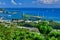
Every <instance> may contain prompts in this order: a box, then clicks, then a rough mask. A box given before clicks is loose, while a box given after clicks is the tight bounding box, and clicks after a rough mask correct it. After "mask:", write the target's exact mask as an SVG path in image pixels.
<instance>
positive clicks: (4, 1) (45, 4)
mask: <svg viewBox="0 0 60 40" xmlns="http://www.w3.org/2000/svg"><path fill="white" fill-rule="evenodd" d="M0 8H60V0H0Z"/></svg>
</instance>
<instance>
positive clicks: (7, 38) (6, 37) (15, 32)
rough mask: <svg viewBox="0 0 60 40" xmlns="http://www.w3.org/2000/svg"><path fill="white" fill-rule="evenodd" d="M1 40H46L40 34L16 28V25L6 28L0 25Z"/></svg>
mask: <svg viewBox="0 0 60 40" xmlns="http://www.w3.org/2000/svg"><path fill="white" fill-rule="evenodd" d="M0 40H45V39H44V38H43V36H42V35H41V34H40V33H36V32H31V31H29V30H28V29H20V28H16V27H15V26H14V25H10V28H9V27H5V24H0Z"/></svg>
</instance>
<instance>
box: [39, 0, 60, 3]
mask: <svg viewBox="0 0 60 40" xmlns="http://www.w3.org/2000/svg"><path fill="white" fill-rule="evenodd" d="M58 1H59V0H38V2H41V3H43V4H54V3H56V2H58Z"/></svg>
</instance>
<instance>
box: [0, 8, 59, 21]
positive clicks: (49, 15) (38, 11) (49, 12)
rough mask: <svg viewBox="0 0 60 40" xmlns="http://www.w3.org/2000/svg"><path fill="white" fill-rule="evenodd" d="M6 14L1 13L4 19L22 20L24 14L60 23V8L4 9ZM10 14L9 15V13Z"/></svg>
mask: <svg viewBox="0 0 60 40" xmlns="http://www.w3.org/2000/svg"><path fill="white" fill-rule="evenodd" d="M4 10H5V11H7V12H6V13H0V18H3V19H7V20H8V19H9V20H10V19H13V18H16V19H21V18H22V14H29V15H34V16H41V17H43V16H44V17H45V18H46V20H54V21H60V8H4ZM8 12H9V13H8Z"/></svg>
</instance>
